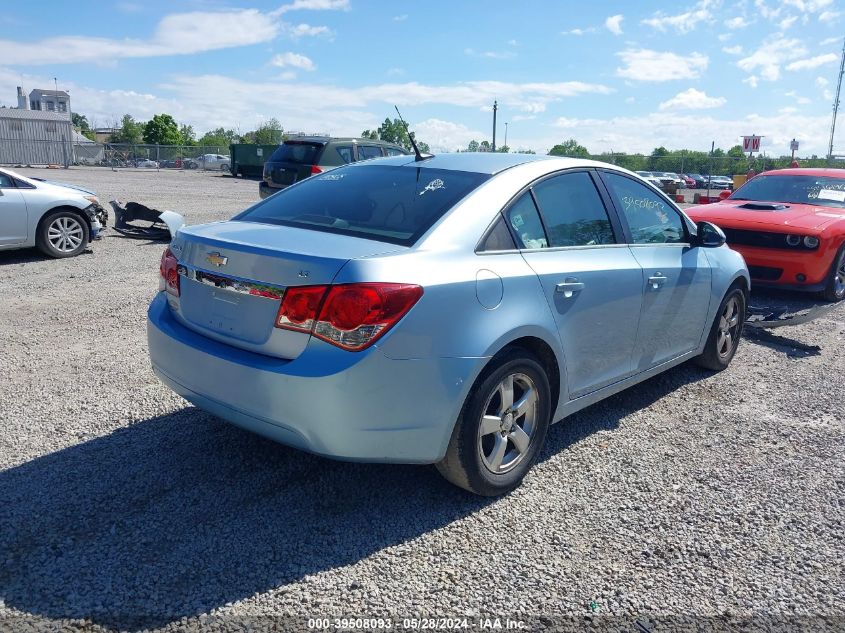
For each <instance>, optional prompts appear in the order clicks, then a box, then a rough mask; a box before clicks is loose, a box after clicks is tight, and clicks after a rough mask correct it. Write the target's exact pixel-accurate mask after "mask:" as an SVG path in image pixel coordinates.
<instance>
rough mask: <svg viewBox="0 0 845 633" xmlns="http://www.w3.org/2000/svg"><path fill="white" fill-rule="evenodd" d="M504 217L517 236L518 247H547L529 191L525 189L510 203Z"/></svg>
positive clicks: (538, 215) (541, 224)
mask: <svg viewBox="0 0 845 633" xmlns="http://www.w3.org/2000/svg"><path fill="white" fill-rule="evenodd" d="M505 217H507V219H508V224H510V226H511V228H512V229H513V232H514V234H515V235H516V238H517V242H518V244H517V246H519V248H528V249H534V248H547V247H548V246H549V243H548V241H547V240H546V232H545V231H544V230H543V223H542V222H541V221H540V214H539V213H538V212H537V207H536V206H535V204H534V200H533V199H532V198H531V193H530V192H528V191H526V192H525V193H523V194H522V195H521V196H520V197H519V199H518V200H517V201H516V202H515V203H514V204H512V205H511V207H510V208H509V209H508V211H507V213H506V214H505Z"/></svg>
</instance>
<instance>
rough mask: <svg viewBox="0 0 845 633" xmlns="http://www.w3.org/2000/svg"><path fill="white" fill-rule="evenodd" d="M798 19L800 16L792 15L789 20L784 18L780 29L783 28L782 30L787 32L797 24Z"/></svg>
mask: <svg viewBox="0 0 845 633" xmlns="http://www.w3.org/2000/svg"><path fill="white" fill-rule="evenodd" d="M797 19H798V16H797V15H791V16H789V17H788V18H784V19H783V20H781V21H780V25H779V26H780V28H781V30H782V31H785V30H786V29H788V28H789V27H790V26H792V25H793V24H795V21H796V20H797Z"/></svg>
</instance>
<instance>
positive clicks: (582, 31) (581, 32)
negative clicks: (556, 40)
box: [560, 27, 596, 36]
mask: <svg viewBox="0 0 845 633" xmlns="http://www.w3.org/2000/svg"><path fill="white" fill-rule="evenodd" d="M595 30H596V29H594V28H593V27H590V28H588V29H570V30H568V31H561V32H560V34H561V35H579V36H580V35H586V34H587V33H592V32H593V31H595Z"/></svg>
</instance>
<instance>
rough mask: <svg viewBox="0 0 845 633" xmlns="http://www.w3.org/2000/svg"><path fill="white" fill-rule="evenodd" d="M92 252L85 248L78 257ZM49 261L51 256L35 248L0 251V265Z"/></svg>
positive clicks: (92, 252)
mask: <svg viewBox="0 0 845 633" xmlns="http://www.w3.org/2000/svg"><path fill="white" fill-rule="evenodd" d="M93 254H94V251H93V250H91V248H86V249H85V250H84V251H82V252H81V253H80V254H79V255H78V257H82V256H85V255H93ZM49 261H53V258H52V257H48V256H47V255H44V254H43V253H42V252H41V251H39V250H38V249H37V248H22V249H20V250H11V251H2V252H0V266H12V265H14V264H29V263H32V262H49Z"/></svg>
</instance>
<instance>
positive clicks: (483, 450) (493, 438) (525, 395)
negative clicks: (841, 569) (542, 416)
mask: <svg viewBox="0 0 845 633" xmlns="http://www.w3.org/2000/svg"><path fill="white" fill-rule="evenodd" d="M538 405H539V396H538V394H537V387H536V385H535V384H534V381H533V380H531V378H529V377H528V376H526V375H525V374H521V373H516V374H510V375H508V376H505V377H504V378H503V379H502V381H501V382H500V383H499V385H498V386H497V387H496V389H495V390H493V392H492V393H491V394H490V397H489V398H488V399H487V404H486V405H485V407H484V409H483V411H484V413H483V414H482V416H481V420H480V421H479V427H478V452H479V455H480V456H481V461H482V463H483V464H484V466H485V467H486V468H487V469H488V470H489V471H490V472H492V473H494V474H497V475H501V474H504V473H506V472H508V471H510V470H512V469H513V468H515V467H516V466H517V464H519V463H520V462H521V461H522V460H523V459H524V458H525V456H526V455H527V454H528V449H529V447H530V446H531V441H532V440H533V439H534V435H535V432H536V430H537V422H538V420H537V415H538V411H537V409H538Z"/></svg>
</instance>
